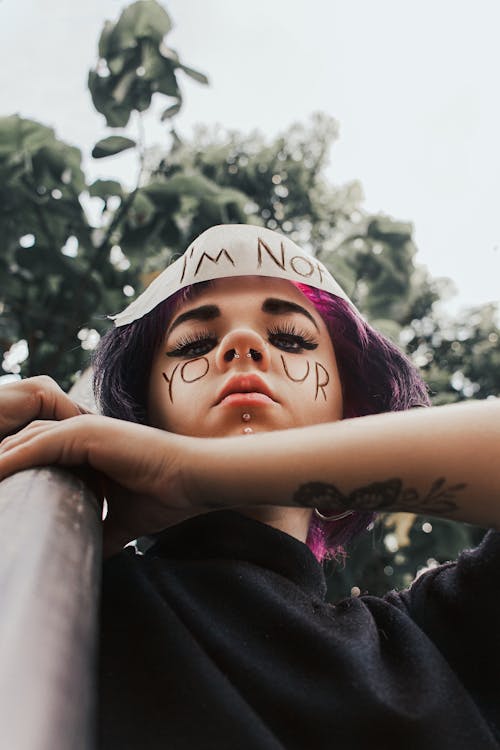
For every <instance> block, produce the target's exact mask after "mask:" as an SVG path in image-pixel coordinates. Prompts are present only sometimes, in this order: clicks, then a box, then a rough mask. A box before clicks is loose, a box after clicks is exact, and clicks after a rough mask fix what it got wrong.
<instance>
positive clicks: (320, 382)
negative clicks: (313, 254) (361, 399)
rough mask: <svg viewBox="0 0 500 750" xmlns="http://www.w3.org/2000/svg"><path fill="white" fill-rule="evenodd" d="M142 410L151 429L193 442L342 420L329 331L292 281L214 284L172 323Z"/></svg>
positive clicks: (184, 307) (223, 281) (256, 279)
mask: <svg viewBox="0 0 500 750" xmlns="http://www.w3.org/2000/svg"><path fill="white" fill-rule="evenodd" d="M148 411H149V421H150V424H151V425H153V426H155V427H160V428H162V429H164V430H169V431H171V432H175V433H179V434H182V435H191V436H198V437H223V436H229V435H251V434H252V432H254V433H256V432H268V431H270V430H282V429H286V428H289V427H302V426H305V425H311V424H316V423H318V422H331V421H335V420H339V419H342V389H341V384H340V378H339V374H338V369H337V363H336V360H335V353H334V351H333V346H332V343H331V340H330V336H329V335H328V331H327V328H326V325H325V323H324V321H323V320H322V318H321V317H320V315H319V314H318V312H317V310H316V308H315V307H314V306H313V305H312V304H311V303H310V302H309V300H308V299H307V298H306V297H305V296H304V295H303V294H302V293H301V292H300V291H299V290H298V289H297V288H296V287H294V286H293V284H291V283H290V282H288V281H285V280H283V279H273V278H269V277H260V276H246V277H241V276H240V277H235V278H228V279H218V280H216V281H214V282H213V283H212V286H211V287H209V288H205V289H203V291H202V292H201V293H200V294H199V295H198V296H196V297H195V299H194V300H190V301H188V302H186V303H184V304H183V305H182V306H181V307H180V308H179V309H178V310H177V312H176V313H175V315H174V316H173V319H172V320H171V321H170V323H169V325H168V328H167V331H166V334H165V337H164V339H163V341H162V343H161V345H160V348H159V350H158V352H157V354H156V356H155V358H154V360H153V366H152V370H151V378H150V384H149V402H148Z"/></svg>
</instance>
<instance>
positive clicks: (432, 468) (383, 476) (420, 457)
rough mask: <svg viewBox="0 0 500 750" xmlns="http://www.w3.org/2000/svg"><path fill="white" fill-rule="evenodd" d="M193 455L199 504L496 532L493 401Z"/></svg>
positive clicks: (224, 441) (498, 470)
mask: <svg viewBox="0 0 500 750" xmlns="http://www.w3.org/2000/svg"><path fill="white" fill-rule="evenodd" d="M197 455H198V461H195V462H193V467H194V480H195V495H196V496H197V498H199V500H201V501H202V502H205V503H206V502H209V501H210V499H211V498H217V502H218V503H221V504H222V505H223V506H227V505H230V504H231V503H233V504H234V501H235V498H238V504H239V505H240V504H241V505H242V506H247V505H262V504H272V505H284V506H294V507H317V508H318V509H319V510H322V511H323V512H324V513H325V514H328V513H331V514H334V513H336V512H340V511H342V510H345V509H353V510H360V511H363V510H365V511H366V510H370V511H371V510H376V511H377V510H379V511H411V512H415V513H426V514H430V515H436V516H441V517H445V518H450V519H453V520H460V521H466V522H469V523H474V524H478V525H481V526H485V527H493V528H499V529H500V399H490V400H487V401H473V402H467V403H461V404H451V405H447V406H439V407H430V408H425V409H424V408H423V409H412V410H410V411H405V412H392V413H387V414H376V415H371V416H366V417H360V418H356V419H349V420H344V421H342V422H335V423H328V424H320V425H314V426H312V427H304V428H300V429H295V430H286V431H282V432H280V433H279V434H278V433H276V432H275V433H266V434H262V435H252V436H249V437H248V438H244V439H242V438H220V439H218V440H211V441H203V442H200V444H199V446H198V453H197Z"/></svg>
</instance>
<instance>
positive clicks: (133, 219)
mask: <svg viewBox="0 0 500 750" xmlns="http://www.w3.org/2000/svg"><path fill="white" fill-rule="evenodd" d="M155 214H156V206H155V204H154V203H153V201H152V200H150V199H149V198H148V196H147V195H146V193H145V192H144V191H143V190H138V191H137V192H136V194H135V195H134V200H133V201H132V205H131V206H130V208H129V210H128V213H127V222H128V224H129V226H130V227H131V228H132V229H141V228H142V227H145V226H146V225H147V224H149V223H150V222H151V220H152V218H153V216H154V215H155Z"/></svg>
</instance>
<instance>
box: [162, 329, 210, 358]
mask: <svg viewBox="0 0 500 750" xmlns="http://www.w3.org/2000/svg"><path fill="white" fill-rule="evenodd" d="M214 346H217V336H215V335H214V334H213V333H210V332H209V331H199V332H198V333H195V334H193V335H188V336H182V337H181V338H180V339H179V340H178V341H177V343H176V345H175V347H174V348H173V349H170V351H168V352H165V354H166V355H167V357H186V358H194V357H202V356H203V355H204V354H208V352H209V351H211V350H212V349H213V348H214Z"/></svg>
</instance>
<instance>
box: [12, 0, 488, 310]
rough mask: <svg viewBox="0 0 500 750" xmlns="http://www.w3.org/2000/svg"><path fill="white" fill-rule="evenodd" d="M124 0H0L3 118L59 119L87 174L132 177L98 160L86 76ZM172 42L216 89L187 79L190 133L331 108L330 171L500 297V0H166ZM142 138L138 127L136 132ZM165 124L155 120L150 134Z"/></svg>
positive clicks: (96, 125)
mask: <svg viewBox="0 0 500 750" xmlns="http://www.w3.org/2000/svg"><path fill="white" fill-rule="evenodd" d="M126 4H127V3H124V2H122V0H81V1H79V2H74V1H71V0H0V59H1V65H0V115H7V114H11V113H13V112H17V113H19V114H21V115H22V116H25V117H32V118H34V119H37V120H39V121H41V122H44V123H45V124H48V125H51V126H53V127H55V128H56V131H57V135H58V136H59V137H60V138H62V139H64V140H66V141H68V142H70V143H72V144H75V145H77V146H79V147H80V148H81V149H82V150H83V152H84V155H85V163H86V165H89V166H88V173H89V176H90V177H94V176H96V175H97V174H100V175H105V176H114V175H116V176H117V177H119V178H120V179H129V180H130V182H131V177H132V176H131V166H132V165H131V163H130V161H129V160H128V157H126V156H125V155H123V156H122V157H114V158H112V159H109V160H105V161H102V162H101V163H100V164H98V165H97V164H96V165H94V166H90V159H89V153H90V151H91V149H92V146H93V144H94V143H95V142H96V141H97V140H98V139H99V138H101V137H104V136H105V135H107V134H108V133H109V131H107V130H106V128H105V124H104V119H103V117H102V116H101V115H98V114H97V113H95V111H93V109H92V107H91V103H90V98H89V94H88V91H87V88H86V77H87V72H88V69H89V67H91V66H92V65H93V64H94V63H95V58H96V45H97V39H98V36H99V33H100V31H101V28H102V25H103V23H104V21H105V19H106V18H111V19H115V18H117V16H118V15H119V12H120V11H121V9H122V8H123V7H125V5H126ZM163 5H164V7H165V8H166V9H167V11H168V12H169V13H170V15H171V17H172V19H173V21H174V23H175V29H174V31H173V32H172V33H171V34H170V35H169V37H168V40H169V43H170V45H171V46H172V47H174V49H177V51H178V52H179V53H180V55H181V58H182V60H183V61H184V62H186V63H187V64H190V65H192V66H193V67H197V68H199V69H200V70H202V71H203V72H205V73H206V74H207V75H208V76H209V78H210V82H211V85H210V87H203V86H200V85H199V84H197V83H195V82H192V81H189V80H187V79H185V80H183V81H182V83H183V84H184V85H183V91H184V95H185V106H184V109H183V112H182V114H181V116H180V117H179V118H178V120H177V122H178V125H177V127H178V129H179V131H180V132H181V134H185V135H188V136H189V134H190V133H191V129H192V126H193V124H194V123H198V122H203V123H206V124H215V123H220V124H222V125H224V126H226V127H229V128H238V129H241V130H243V131H246V132H248V131H250V130H252V129H254V128H256V127H257V128H259V129H260V130H262V131H263V133H264V134H266V135H267V136H269V137H271V136H274V135H276V134H277V133H278V132H280V131H282V130H284V129H285V128H286V127H287V126H288V125H290V124H291V123H292V122H295V121H302V122H306V121H307V120H308V118H309V116H310V114H311V113H312V112H314V111H323V112H326V113H328V114H330V115H332V116H333V117H335V118H336V119H337V120H338V122H339V124H340V140H339V141H338V142H337V143H336V144H335V146H334V148H333V150H332V154H331V166H330V168H329V176H330V178H331V179H332V181H333V182H334V183H336V184H342V183H344V182H346V181H349V180H352V179H359V180H360V182H361V184H362V185H363V188H364V193H365V202H364V207H365V208H366V209H368V210H369V211H373V212H379V211H380V212H383V213H385V214H388V215H390V216H393V217H394V218H396V219H398V220H404V221H411V222H412V223H413V225H414V227H415V239H416V242H417V245H418V248H419V253H418V256H417V260H418V262H420V263H425V264H426V265H427V266H428V267H429V269H430V271H431V273H432V274H433V275H434V276H449V277H451V278H452V279H453V280H454V281H455V284H456V286H457V289H458V295H457V297H456V298H455V299H454V300H452V301H450V302H449V303H448V309H449V310H450V311H451V310H456V309H457V308H458V307H463V306H465V305H473V304H481V303H484V302H489V301H498V299H499V297H500V291H499V286H500V232H499V229H498V210H499V195H500V150H499V148H498V145H497V144H498V139H499V133H500V97H499V81H498V77H499V71H500V45H499V43H498V31H499V29H500V3H499V2H498V0H475V2H474V3H472V2H471V0H467V1H465V0H439V2H436V0H418V1H417V0H413V2H409V1H406V0H376V2H375V0H329V1H328V2H326V1H325V0H307V1H306V0H252V2H243V0H232V2H228V0H169V1H168V2H164V3H163ZM131 135H134V133H133V128H131ZM159 138H161V131H160V130H159V129H158V128H157V127H154V126H153V123H152V121H151V125H150V126H149V127H148V141H149V142H150V143H151V144H152V143H154V142H155V141H157V140H158V139H159Z"/></svg>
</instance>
